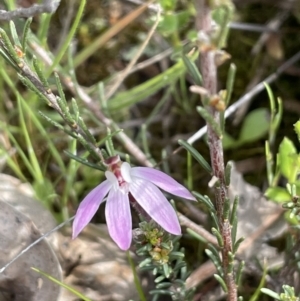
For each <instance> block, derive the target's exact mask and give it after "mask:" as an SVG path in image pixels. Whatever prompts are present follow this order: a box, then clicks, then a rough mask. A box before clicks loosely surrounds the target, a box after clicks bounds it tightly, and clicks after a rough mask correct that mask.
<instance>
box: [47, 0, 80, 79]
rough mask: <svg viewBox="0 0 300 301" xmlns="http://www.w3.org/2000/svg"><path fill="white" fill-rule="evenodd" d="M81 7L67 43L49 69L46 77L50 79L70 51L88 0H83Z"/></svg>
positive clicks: (78, 9)
mask: <svg viewBox="0 0 300 301" xmlns="http://www.w3.org/2000/svg"><path fill="white" fill-rule="evenodd" d="M79 3H80V5H79V7H78V8H77V10H76V12H77V13H76V16H75V20H74V22H73V24H72V26H71V28H70V30H69V31H68V35H67V37H66V39H65V42H64V43H63V45H62V47H61V48H60V49H59V51H58V53H57V54H56V56H55V59H54V61H53V63H52V65H51V67H49V68H48V69H47V73H46V77H49V75H50V74H51V73H52V72H53V70H54V69H55V67H56V66H57V65H58V64H59V62H60V61H61V59H62V58H63V56H64V54H65V52H66V50H67V49H68V47H69V46H70V43H71V41H72V39H73V37H74V35H75V33H76V30H77V28H78V26H79V24H80V20H81V18H82V15H83V12H84V7H85V4H86V0H82V1H80V2H79Z"/></svg>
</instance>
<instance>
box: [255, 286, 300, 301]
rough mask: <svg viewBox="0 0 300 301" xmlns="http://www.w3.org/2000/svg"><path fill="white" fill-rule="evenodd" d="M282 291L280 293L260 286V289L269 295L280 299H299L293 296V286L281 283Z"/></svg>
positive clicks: (286, 300)
mask: <svg viewBox="0 0 300 301" xmlns="http://www.w3.org/2000/svg"><path fill="white" fill-rule="evenodd" d="M282 288H283V291H284V292H283V293H281V294H280V295H279V294H277V293H275V292H274V291H272V290H270V289H268V288H262V289H261V291H262V292H263V293H264V294H266V295H269V296H270V297H272V298H274V299H276V300H280V301H299V297H297V296H295V291H294V288H293V287H291V286H289V285H283V286H282Z"/></svg>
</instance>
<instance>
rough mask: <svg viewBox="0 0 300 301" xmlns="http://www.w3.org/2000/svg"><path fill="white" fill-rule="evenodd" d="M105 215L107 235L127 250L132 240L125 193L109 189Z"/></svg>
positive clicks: (128, 207)
mask: <svg viewBox="0 0 300 301" xmlns="http://www.w3.org/2000/svg"><path fill="white" fill-rule="evenodd" d="M105 217H106V223H107V228H108V232H109V235H110V236H111V238H112V239H113V240H114V241H115V242H116V244H117V245H118V246H119V247H120V249H122V250H128V249H129V247H130V244H131V240H132V221H131V212H130V206H129V198H128V194H127V193H123V192H122V191H121V190H119V189H118V190H111V191H110V192H109V194H108V197H107V201H106V207H105Z"/></svg>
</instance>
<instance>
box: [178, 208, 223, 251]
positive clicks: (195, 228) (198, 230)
mask: <svg viewBox="0 0 300 301" xmlns="http://www.w3.org/2000/svg"><path fill="white" fill-rule="evenodd" d="M177 215H178V218H179V221H180V224H181V225H182V226H185V227H187V228H190V229H191V230H193V231H194V232H196V233H197V234H199V235H200V236H202V237H203V238H204V239H205V240H206V241H207V242H208V243H211V244H213V245H214V246H217V245H218V241H217V239H216V237H215V236H213V235H212V234H211V233H210V232H208V231H207V230H205V229H204V228H203V227H200V226H199V225H197V224H195V223H194V222H193V221H191V220H190V219H188V218H187V217H186V216H184V215H183V214H181V213H180V212H178V213H177Z"/></svg>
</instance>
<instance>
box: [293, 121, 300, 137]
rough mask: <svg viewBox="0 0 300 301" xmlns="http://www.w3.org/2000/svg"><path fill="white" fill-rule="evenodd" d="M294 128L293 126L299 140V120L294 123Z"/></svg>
mask: <svg viewBox="0 0 300 301" xmlns="http://www.w3.org/2000/svg"><path fill="white" fill-rule="evenodd" d="M294 128H295V132H296V134H297V136H298V140H299V141H300V120H298V121H297V122H296V123H295V124H294Z"/></svg>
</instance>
